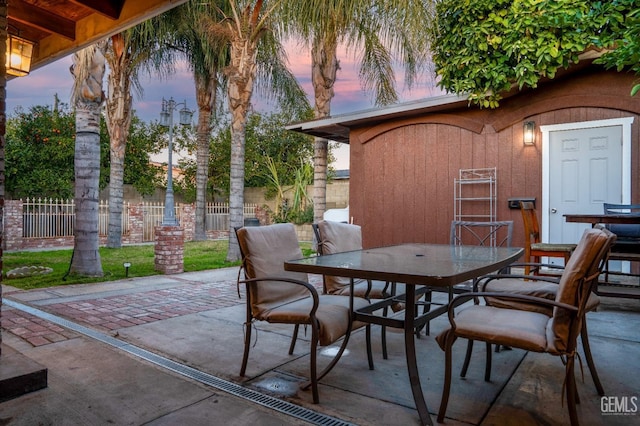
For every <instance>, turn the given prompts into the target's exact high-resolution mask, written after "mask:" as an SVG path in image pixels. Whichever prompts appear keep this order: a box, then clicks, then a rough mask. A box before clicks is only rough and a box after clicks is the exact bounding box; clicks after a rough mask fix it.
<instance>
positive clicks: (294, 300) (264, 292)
mask: <svg viewBox="0 0 640 426" xmlns="http://www.w3.org/2000/svg"><path fill="white" fill-rule="evenodd" d="M236 235H237V237H238V243H239V245H240V248H241V251H242V257H243V264H244V268H245V274H246V276H247V279H245V280H242V281H241V282H242V283H244V284H245V285H246V292H247V317H246V322H245V336H244V354H243V358H242V366H241V368H240V376H244V375H245V372H246V368H247V361H248V359H249V349H250V347H251V329H252V325H253V322H254V321H267V322H269V323H281V324H293V325H294V326H295V329H294V335H297V332H298V328H299V326H300V324H304V325H305V326H309V327H310V328H311V351H310V366H309V370H310V371H309V376H310V384H308V385H307V386H305V388H306V387H308V386H311V388H312V393H313V402H314V403H318V402H319V396H318V381H319V380H320V379H322V377H324V376H325V375H326V374H327V373H328V372H329V371H330V370H331V369H332V368H333V367H334V366H335V365H336V363H337V362H338V360H339V359H340V357H341V356H342V354H343V352H344V350H345V348H346V345H347V342H348V340H349V335H350V333H351V330H352V327H353V326H354V323H353V321H352V311H351V309H352V308H353V309H360V308H362V307H364V306H367V305H368V304H369V302H368V301H367V300H366V299H362V298H359V297H354V298H353V299H352V300H353V306H350V299H349V298H346V297H337V296H329V295H318V292H317V290H316V289H315V287H313V286H312V285H311V284H309V282H308V281H309V280H308V277H307V274H304V273H299V272H290V271H285V270H284V262H285V261H286V260H290V259H299V258H302V257H303V256H302V251H301V250H300V246H299V244H298V238H297V235H296V232H295V228H294V227H293V225H292V224H289V223H282V224H275V225H269V226H261V227H245V228H240V229H238V230H236ZM357 325H361V324H357ZM366 327H367V329H366V333H367V355H368V360H369V368H371V369H373V358H372V356H371V346H370V326H369V325H367V326H366ZM342 337H344V340H343V342H342V344H341V346H340V348H339V350H338V352H337V354H336V355H335V357H334V358H333V359H332V360H331V362H330V363H329V364H328V365H327V367H325V369H324V370H323V371H322V372H321V373H317V369H316V364H317V346H318V345H320V346H327V345H331V344H332V343H334V342H336V341H337V340H339V339H340V338H342ZM294 346H295V338H294V339H293V340H292V342H291V346H290V348H289V354H292V353H293V349H294Z"/></svg>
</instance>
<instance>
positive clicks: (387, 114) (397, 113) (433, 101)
mask: <svg viewBox="0 0 640 426" xmlns="http://www.w3.org/2000/svg"><path fill="white" fill-rule="evenodd" d="M468 103H469V101H468V100H467V97H466V96H458V95H443V96H434V97H432V98H427V99H421V100H417V101H412V102H405V103H400V104H395V105H391V106H388V107H383V108H374V109H367V110H362V111H357V112H353V113H349V114H341V115H336V116H333V117H327V118H322V119H317V120H311V121H305V122H300V123H293V124H290V125H288V126H286V127H285V128H286V129H287V130H292V131H295V132H300V133H305V134H308V135H312V136H316V137H321V138H325V139H329V140H332V141H335V142H342V143H349V132H350V131H351V129H353V128H356V127H360V126H365V125H368V124H372V123H379V122H382V121H386V120H390V119H399V118H410V117H414V116H417V115H423V114H425V113H433V112H438V111H443V110H448V109H452V108H459V107H465V106H467V105H468Z"/></svg>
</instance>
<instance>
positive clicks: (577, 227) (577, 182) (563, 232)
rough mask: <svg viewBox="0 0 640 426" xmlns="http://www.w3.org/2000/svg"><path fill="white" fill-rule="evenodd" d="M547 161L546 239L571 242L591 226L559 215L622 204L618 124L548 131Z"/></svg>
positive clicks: (592, 211)
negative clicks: (547, 230) (605, 205)
mask: <svg viewBox="0 0 640 426" xmlns="http://www.w3.org/2000/svg"><path fill="white" fill-rule="evenodd" d="M549 160H550V162H549V184H550V188H549V204H548V206H549V210H548V214H549V242H551V243H575V242H577V241H578V240H579V239H580V236H581V235H582V232H583V231H584V229H585V228H587V227H590V226H591V225H589V224H582V223H567V222H566V221H565V220H564V216H563V215H565V214H576V213H583V214H588V213H603V210H602V209H603V207H602V204H603V203H622V126H621V125H618V126H607V127H595V128H588V129H574V130H560V131H553V132H550V133H549ZM550 260H551V259H550ZM556 263H557V262H556Z"/></svg>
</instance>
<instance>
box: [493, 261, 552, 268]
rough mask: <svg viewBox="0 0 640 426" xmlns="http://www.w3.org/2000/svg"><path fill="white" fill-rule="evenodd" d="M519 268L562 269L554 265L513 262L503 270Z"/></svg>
mask: <svg viewBox="0 0 640 426" xmlns="http://www.w3.org/2000/svg"><path fill="white" fill-rule="evenodd" d="M514 266H515V267H520V266H538V267H540V266H544V267H546V268H549V269H564V266H562V265H555V264H553V263H540V262H514V263H510V264H509V265H508V266H505V268H513V267H514Z"/></svg>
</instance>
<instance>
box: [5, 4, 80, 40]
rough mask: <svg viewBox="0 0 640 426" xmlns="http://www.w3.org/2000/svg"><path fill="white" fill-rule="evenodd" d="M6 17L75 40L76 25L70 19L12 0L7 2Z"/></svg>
mask: <svg viewBox="0 0 640 426" xmlns="http://www.w3.org/2000/svg"><path fill="white" fill-rule="evenodd" d="M7 10H8V14H7V15H8V17H9V18H11V19H13V20H14V21H16V22H20V23H21V24H24V25H28V26H30V27H34V28H38V29H39V30H42V31H46V32H48V33H52V34H58V35H60V36H62V37H64V38H66V39H69V40H75V39H76V23H75V22H74V21H72V20H70V19H66V18H63V17H61V16H59V15H56V14H53V13H51V12H49V11H47V10H45V9H42V8H39V7H36V6H33V5H30V4H27V3H24V2H21V1H16V0H12V1H9V7H8V9H7Z"/></svg>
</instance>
